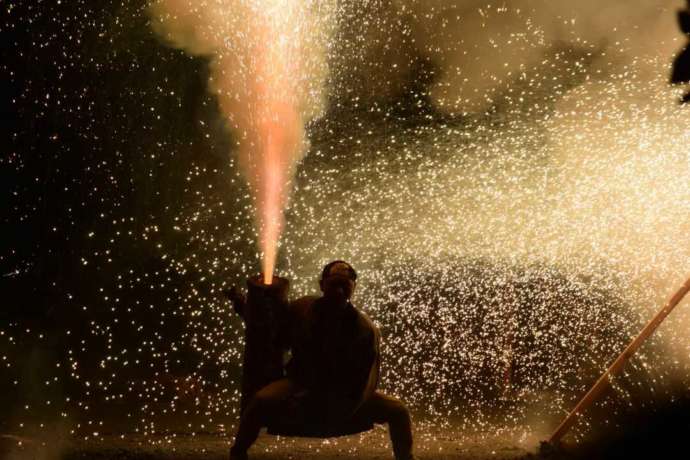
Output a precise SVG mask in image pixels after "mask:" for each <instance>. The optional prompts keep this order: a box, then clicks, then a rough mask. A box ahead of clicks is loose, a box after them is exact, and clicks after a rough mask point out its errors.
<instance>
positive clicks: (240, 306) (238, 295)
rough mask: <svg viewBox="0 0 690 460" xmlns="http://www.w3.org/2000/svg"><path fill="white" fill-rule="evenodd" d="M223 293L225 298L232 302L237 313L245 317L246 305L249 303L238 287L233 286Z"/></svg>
mask: <svg viewBox="0 0 690 460" xmlns="http://www.w3.org/2000/svg"><path fill="white" fill-rule="evenodd" d="M222 292H223V295H224V296H225V298H226V299H228V300H229V301H230V302H232V307H233V309H234V310H235V312H237V314H238V315H240V316H243V314H244V305H245V303H246V301H247V300H246V298H245V296H244V294H242V292H240V290H239V289H237V286H232V287H231V288H230V289H223V291H222Z"/></svg>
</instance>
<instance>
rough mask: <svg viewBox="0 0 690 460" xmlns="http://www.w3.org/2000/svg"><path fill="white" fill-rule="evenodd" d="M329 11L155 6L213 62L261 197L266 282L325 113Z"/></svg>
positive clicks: (278, 3)
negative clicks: (313, 126)
mask: <svg viewBox="0 0 690 460" xmlns="http://www.w3.org/2000/svg"><path fill="white" fill-rule="evenodd" d="M329 14H330V10H329V8H328V3H327V2H319V3H318V5H317V4H316V3H314V4H312V2H290V1H285V0H258V1H249V0H225V1H219V2H214V3H213V4H212V5H206V6H205V7H204V8H192V7H191V6H190V4H189V2H187V1H185V0H159V1H158V2H156V3H154V5H153V7H152V9H151V15H152V17H153V18H154V19H155V21H154V23H153V27H154V29H155V30H156V31H157V32H158V33H159V34H160V35H161V36H162V37H164V38H165V39H167V40H168V41H170V42H171V43H172V44H174V45H175V46H177V47H179V48H182V49H185V50H186V51H188V52H190V53H192V54H195V55H202V56H206V57H210V59H211V61H210V68H211V76H210V79H209V80H210V82H209V83H210V87H211V90H212V91H213V92H214V93H215V94H216V96H217V98H218V103H219V106H220V109H221V111H222V113H223V115H224V116H225V117H226V120H227V121H228V124H229V126H230V127H231V128H232V131H233V135H234V136H235V137H236V140H237V151H236V153H237V155H238V160H239V166H240V168H241V170H242V173H243V175H244V176H245V178H246V180H247V183H248V185H249V188H250V190H251V192H252V196H253V204H254V211H255V212H254V220H255V224H256V228H257V231H258V233H259V237H258V243H259V249H260V251H261V253H262V272H263V277H264V282H265V284H271V281H272V279H273V271H274V269H275V264H276V257H277V253H278V241H279V239H280V235H281V232H282V230H283V221H284V217H283V209H284V208H285V205H286V204H287V200H288V196H289V193H290V182H291V179H292V176H293V173H294V169H295V165H296V164H297V162H298V161H299V160H300V159H301V157H302V155H303V154H304V152H305V151H306V148H307V143H306V140H305V135H304V122H305V121H306V120H310V119H313V118H315V117H318V116H319V115H320V114H321V113H322V106H323V99H324V98H323V86H324V81H325V76H326V74H327V65H326V59H325V53H324V51H323V50H325V44H326V43H327V37H328V31H329V30H330V29H329V27H328V24H331V23H332V21H330V20H329V19H328V18H329Z"/></svg>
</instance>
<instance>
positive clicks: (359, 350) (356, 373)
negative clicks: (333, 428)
mask: <svg viewBox="0 0 690 460" xmlns="http://www.w3.org/2000/svg"><path fill="white" fill-rule="evenodd" d="M372 326H373V325H372ZM367 332H368V333H367V334H366V335H363V337H361V338H360V339H359V340H358V341H357V343H356V344H355V345H354V346H353V347H352V350H351V351H352V352H351V353H350V357H349V361H350V362H349V363H348V364H349V365H348V366H347V372H348V373H349V374H350V375H349V376H347V378H344V379H342V382H343V383H345V382H346V384H347V388H346V389H345V390H346V397H347V399H348V400H350V401H352V402H353V403H354V404H353V406H352V408H351V413H352V414H354V413H355V412H356V411H357V410H358V409H359V408H360V407H361V406H362V404H363V403H364V401H366V400H367V399H368V398H369V397H371V395H373V394H374V391H376V387H377V385H378V380H379V363H380V356H379V333H378V330H377V329H376V328H375V327H372V328H371V329H370V331H367Z"/></svg>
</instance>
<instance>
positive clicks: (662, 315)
mask: <svg viewBox="0 0 690 460" xmlns="http://www.w3.org/2000/svg"><path fill="white" fill-rule="evenodd" d="M688 291H690V279H688V280H687V281H686V282H685V284H683V286H682V287H681V288H680V289H679V290H678V291H677V292H676V293H675V294H674V295H673V297H671V299H670V300H669V301H668V303H667V304H666V305H664V307H663V308H662V309H661V310H660V311H659V313H657V314H656V316H654V318H652V319H651V320H650V321H649V323H647V325H646V326H645V327H644V329H642V331H641V332H640V333H639V334H638V336H637V337H635V339H633V341H632V342H630V344H628V346H627V348H626V349H625V350H624V351H623V353H621V354H620V356H618V358H616V360H615V361H614V362H613V364H611V366H610V367H609V368H608V369H607V370H606V372H604V373H603V374H602V376H601V377H599V380H597V382H596V383H595V384H594V386H592V388H591V389H590V390H589V391H588V392H587V394H586V395H585V396H584V397H583V398H582V399H581V400H580V402H578V403H577V405H576V406H575V408H574V409H573V410H572V411H571V412H570V414H568V416H567V417H566V418H565V419H563V421H562V422H561V424H560V425H559V426H558V428H556V431H554V433H553V434H552V435H551V438H549V441H548V445H550V446H555V445H557V444H558V443H559V442H560V440H561V439H562V438H563V436H565V434H566V433H567V432H568V430H570V428H571V427H572V426H573V425H574V424H575V423H576V422H577V420H578V417H579V416H581V415H582V414H583V412H584V411H585V410H587V408H588V407H589V406H590V405H592V403H593V402H594V401H596V399H597V398H598V397H599V396H600V395H601V393H602V392H603V391H604V389H606V387H607V386H608V384H609V383H610V382H611V378H612V377H614V376H615V375H616V374H618V373H619V372H620V371H621V370H622V369H623V366H624V365H625V363H626V362H627V361H628V359H629V358H630V357H631V356H632V355H633V354H634V353H635V352H636V351H637V350H638V349H639V348H640V346H642V344H643V343H644V341H645V340H647V339H648V338H649V336H650V335H652V333H654V331H655V330H656V328H657V327H659V325H660V324H661V323H662V322H663V321H664V320H665V319H666V317H667V316H668V315H669V313H671V312H672V311H673V309H674V308H675V307H676V306H677V305H678V304H679V303H680V301H681V300H683V297H685V295H686V294H687V293H688Z"/></svg>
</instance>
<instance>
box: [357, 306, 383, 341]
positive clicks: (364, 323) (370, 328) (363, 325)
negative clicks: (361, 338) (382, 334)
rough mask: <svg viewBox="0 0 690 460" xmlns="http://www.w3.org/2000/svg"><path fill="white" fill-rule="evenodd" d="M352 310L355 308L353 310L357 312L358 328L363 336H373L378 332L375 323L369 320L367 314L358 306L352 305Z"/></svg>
mask: <svg viewBox="0 0 690 460" xmlns="http://www.w3.org/2000/svg"><path fill="white" fill-rule="evenodd" d="M353 307H354V306H353ZM354 310H355V312H357V325H358V329H359V330H360V331H361V332H362V334H363V335H365V336H374V337H375V336H376V335H377V334H378V333H379V332H378V331H379V329H378V328H377V327H376V324H374V322H373V321H372V320H371V318H370V317H369V315H367V314H366V313H364V312H363V311H362V310H360V309H359V308H357V307H354Z"/></svg>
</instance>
